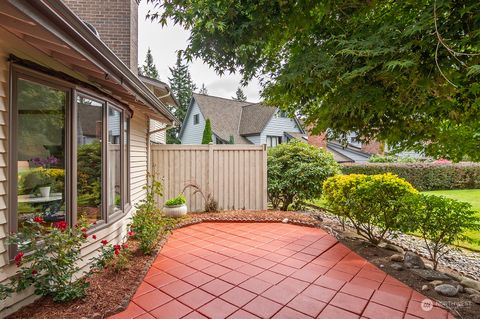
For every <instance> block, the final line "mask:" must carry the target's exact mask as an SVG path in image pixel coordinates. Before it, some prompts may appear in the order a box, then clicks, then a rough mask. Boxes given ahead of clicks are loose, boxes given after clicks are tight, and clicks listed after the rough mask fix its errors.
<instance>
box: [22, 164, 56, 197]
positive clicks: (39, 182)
mask: <svg viewBox="0 0 480 319" xmlns="http://www.w3.org/2000/svg"><path fill="white" fill-rule="evenodd" d="M64 184H65V170H64V169H61V168H43V167H36V168H32V169H29V170H26V171H24V172H20V174H19V181H18V186H19V193H20V194H35V193H37V192H38V190H39V188H40V187H45V186H50V187H51V188H52V191H53V192H63V189H64Z"/></svg>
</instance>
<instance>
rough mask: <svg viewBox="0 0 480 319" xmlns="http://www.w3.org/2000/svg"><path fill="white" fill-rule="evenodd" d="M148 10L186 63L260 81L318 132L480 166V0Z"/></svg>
mask: <svg viewBox="0 0 480 319" xmlns="http://www.w3.org/2000/svg"><path fill="white" fill-rule="evenodd" d="M150 1H151V2H153V3H154V4H155V8H156V9H155V10H153V11H152V12H150V13H149V16H150V18H152V19H153V20H158V21H159V22H160V23H162V24H165V23H167V21H170V20H173V21H174V22H175V23H179V24H181V25H183V26H184V27H186V28H187V29H190V30H191V36H190V38H189V43H188V47H187V48H186V50H185V52H186V55H187V57H189V58H201V59H203V60H204V61H205V62H206V63H208V64H209V65H210V66H211V67H213V68H214V69H215V70H216V71H217V72H219V73H223V72H240V73H241V74H242V75H243V79H244V81H245V82H248V81H249V80H250V79H252V78H253V77H259V78H260V81H261V83H262V84H263V91H262V95H263V97H264V98H265V99H266V100H267V103H270V104H273V105H278V106H280V107H281V108H282V109H284V110H286V111H289V112H290V113H301V114H302V115H304V116H305V119H306V122H307V124H309V125H311V126H312V127H313V128H314V131H316V132H321V131H324V130H327V129H329V130H328V133H329V135H331V136H335V137H342V136H345V134H346V133H347V132H351V131H354V132H356V133H357V134H358V135H359V136H360V139H361V140H362V141H369V140H372V139H377V140H381V141H385V142H387V143H388V144H389V145H394V146H396V147H397V148H398V149H417V150H423V149H425V151H426V153H427V154H428V155H434V156H443V157H447V158H451V159H454V160H459V159H461V158H463V157H464V156H465V155H468V156H470V158H472V159H475V160H480V121H478V119H479V118H480V99H479V94H480V83H479V77H480V2H479V1H478V0H462V1H458V0H404V1H393V0H378V1H362V0H323V1H306V0H303V1H289V0H286V1H271V0H258V1H241V2H240V1H236V2H235V3H234V4H232V2H231V1H227V0H217V1H211V0H207V1H191V0H190V1H180V0H162V1H160V0H150Z"/></svg>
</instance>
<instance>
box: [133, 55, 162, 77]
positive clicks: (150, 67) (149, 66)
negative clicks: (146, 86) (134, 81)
mask: <svg viewBox="0 0 480 319" xmlns="http://www.w3.org/2000/svg"><path fill="white" fill-rule="evenodd" d="M138 71H139V73H140V74H141V75H143V76H146V77H149V78H152V79H159V76H158V70H157V67H156V65H155V62H153V56H152V51H151V50H150V48H148V51H147V55H146V56H145V62H144V64H143V66H141V67H139V68H138Z"/></svg>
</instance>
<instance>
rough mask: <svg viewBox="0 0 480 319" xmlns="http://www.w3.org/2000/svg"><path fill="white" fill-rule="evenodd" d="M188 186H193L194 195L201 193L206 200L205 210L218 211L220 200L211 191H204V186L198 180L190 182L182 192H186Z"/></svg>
mask: <svg viewBox="0 0 480 319" xmlns="http://www.w3.org/2000/svg"><path fill="white" fill-rule="evenodd" d="M188 188H193V189H194V191H193V195H195V194H200V195H201V196H202V198H203V201H204V202H205V206H204V207H205V211H206V212H216V211H218V202H217V201H216V200H215V198H213V195H212V194H211V193H207V192H204V191H203V190H202V188H201V187H200V186H199V185H198V184H197V183H196V182H189V183H187V184H186V185H185V187H183V190H182V193H185V190H187V189H188Z"/></svg>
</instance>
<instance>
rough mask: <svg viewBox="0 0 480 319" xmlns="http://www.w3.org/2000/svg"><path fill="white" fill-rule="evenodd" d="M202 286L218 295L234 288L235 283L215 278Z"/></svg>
mask: <svg viewBox="0 0 480 319" xmlns="http://www.w3.org/2000/svg"><path fill="white" fill-rule="evenodd" d="M200 288H201V289H203V290H205V291H207V292H209V293H211V294H212V295H215V296H217V297H218V296H220V295H221V294H223V293H225V292H226V291H228V290H230V289H232V288H233V285H232V284H229V283H228V282H226V281H223V280H220V279H214V280H212V281H210V282H209V283H206V284H205V285H203V286H201V287H200Z"/></svg>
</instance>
